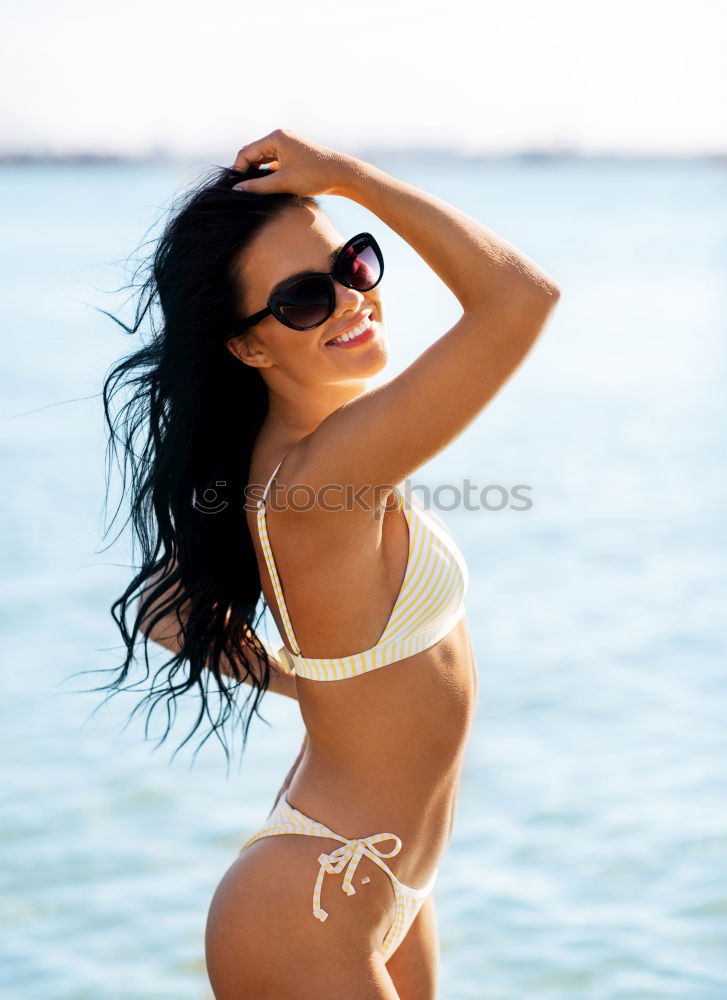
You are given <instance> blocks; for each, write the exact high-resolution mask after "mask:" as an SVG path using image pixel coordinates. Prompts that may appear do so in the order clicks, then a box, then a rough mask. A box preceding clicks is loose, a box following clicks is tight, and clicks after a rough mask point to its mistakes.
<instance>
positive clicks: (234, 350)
mask: <svg viewBox="0 0 727 1000" xmlns="http://www.w3.org/2000/svg"><path fill="white" fill-rule="evenodd" d="M225 347H226V348H227V350H228V351H229V352H230V354H232V355H233V356H234V357H236V358H237V360H238V361H242V363H243V364H244V365H249V366H250V367H251V368H269V367H270V365H271V364H272V362H271V360H270V358H269V357H268V356H267V354H266V353H265V352H264V351H261V350H260V348H259V347H257V345H256V343H255V341H254V338H253V337H252V336H246V335H245V334H240V336H238V337H233V338H232V339H231V340H228V341H227V343H226V344H225Z"/></svg>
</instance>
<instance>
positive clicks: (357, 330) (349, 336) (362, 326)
mask: <svg viewBox="0 0 727 1000" xmlns="http://www.w3.org/2000/svg"><path fill="white" fill-rule="evenodd" d="M369 326H370V323H369V317H368V316H367V317H366V319H365V320H363V321H362V322H361V323H359V325H358V326H356V327H354V328H353V330H351V331H350V332H349V333H342V334H341V336H340V337H336V339H335V340H329V344H345V343H347V341H349V340H353V338H354V337H358V336H360V334H362V333H363V332H364V330H367V329H368V328H369Z"/></svg>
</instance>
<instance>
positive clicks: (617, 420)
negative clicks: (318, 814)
mask: <svg viewBox="0 0 727 1000" xmlns="http://www.w3.org/2000/svg"><path fill="white" fill-rule="evenodd" d="M377 163H378V165H380V166H382V167H383V168H384V169H388V170H390V171H391V172H392V173H394V174H395V175H397V176H399V177H402V178H403V179H405V180H408V181H410V182H412V183H415V184H418V185H419V186H421V187H423V188H425V189H426V190H429V191H432V192H434V193H435V194H437V195H439V196H440V197H442V198H445V199H446V200H448V201H450V202H451V203H453V204H454V205H456V206H457V207H458V208H461V209H463V210H464V211H466V212H468V213H470V214H471V215H473V216H475V217H476V218H477V219H479V220H480V221H482V222H484V223H485V224H487V225H489V226H490V227H492V228H493V229H494V230H495V231H496V232H498V233H499V234H500V235H501V236H504V237H505V238H506V239H507V240H509V241H510V242H512V243H513V244H514V245H515V246H517V247H518V248H519V249H520V250H522V251H524V252H525V253H527V254H528V255H530V256H531V257H532V258H533V259H534V260H536V261H537V262H538V263H540V264H541V265H542V266H544V267H545V268H546V269H547V270H548V271H549V272H550V273H551V274H552V275H553V276H554V278H555V279H556V280H557V282H558V284H559V285H560V287H561V290H562V298H561V301H560V303H559V305H558V308H557V310H556V312H555V314H554V316H553V319H552V320H551V322H550V323H549V325H548V327H547V328H546V330H545V332H544V333H543V335H542V337H541V338H540V340H539V341H538V342H537V344H536V346H535V348H534V350H533V351H532V353H531V354H530V356H529V357H528V358H527V360H526V361H525V362H524V364H523V365H522V367H521V368H520V370H519V371H518V372H517V373H516V375H515V376H514V377H513V378H512V380H511V381H510V382H509V383H508V384H507V385H506V386H505V387H504V388H503V389H502V390H501V392H500V393H499V394H498V395H497V396H496V398H495V399H494V400H493V401H492V402H491V403H490V404H489V406H488V407H487V408H486V409H485V410H484V411H483V412H482V414H481V415H480V416H479V417H478V418H477V420H475V421H474V422H473V423H472V424H471V425H470V426H469V427H468V428H467V429H466V430H465V432H464V433H463V434H462V435H461V436H460V437H459V438H458V439H457V440H456V441H455V442H454V443H453V444H452V445H451V446H450V447H449V448H447V449H446V451H444V452H443V453H441V454H440V455H438V456H437V457H436V458H435V459H434V460H432V461H431V462H430V463H428V465H427V466H425V467H423V468H422V469H421V470H419V472H418V473H417V475H416V476H415V477H413V479H412V482H413V483H414V484H419V485H420V486H422V487H427V488H429V489H430V491H434V490H436V489H437V487H440V489H439V491H438V493H437V499H438V501H439V504H438V506H435V509H436V510H437V513H439V515H440V516H441V517H443V518H445V519H446V521H447V524H448V525H449V527H450V528H451V529H452V531H453V532H454V533H455V535H456V537H457V539H458V542H459V544H460V547H461V549H462V551H463V552H464V554H465V556H466V558H467V561H468V564H469V567H470V573H471V580H470V589H469V593H468V598H467V607H468V612H469V619H470V623H471V628H472V634H473V639H474V646H475V651H476V655H477V660H478V665H479V674H480V696H479V704H478V710H477V716H476V720H475V723H474V727H473V730H472V734H471V738H470V741H469V744H468V748H467V754H466V758H465V762H464V773H463V780H462V786H461V796H460V801H459V806H458V811H457V817H456V827H455V830H454V834H453V837H452V840H451V843H450V845H449V849H448V851H447V853H446V855H445V856H444V857H443V859H442V863H441V872H440V877H439V881H438V885H437V889H436V895H435V900H436V907H437V911H438V915H439V923H440V935H441V990H440V997H441V1000H470V998H472V1000H522V998H523V997H537V998H538V1000H551V998H552V1000H582V998H589V1000H616V998H618V1000H652V998H654V1000H655V998H672V997H674V998H680V1000H718V998H720V1000H721V998H723V997H724V996H725V995H727V968H726V965H725V944H726V928H727V886H726V885H725V875H726V873H727V847H726V846H725V827H726V826H727V821H726V818H725V809H724V804H723V803H724V801H725V799H724V793H725V756H724V750H725V746H724V730H723V723H724V717H725V707H726V701H727V699H726V697H725V671H724V639H725V635H724V608H725V590H726V589H727V588H726V586H725V550H726V548H727V545H726V539H725V492H726V485H727V476H726V474H725V437H726V428H727V421H726V420H725V416H726V414H725V409H726V407H725V390H724V384H725V376H726V375H727V365H726V364H725V337H724V328H725V316H726V315H727V302H726V301H725V299H726V295H725V288H726V286H725V281H724V274H725V268H726V266H727V241H726V240H725V232H726V226H725V222H726V218H727V187H726V183H725V180H726V175H725V167H724V164H723V163H722V164H720V163H719V162H709V161H701V162H700V161H661V162H656V161H651V162H649V161H619V160H610V161H606V160H602V161H596V160H593V161H590V160H578V159H547V158H546V159H528V158H522V159H503V160H492V161H480V162H478V161H472V162H463V161H459V160H456V159H453V160H452V161H447V160H445V159H442V158H438V159H431V160H428V159H426V158H423V157H418V158H417V157H397V158H394V157H391V159H390V160H387V159H386V157H385V156H383V155H381V156H380V157H379V159H378V160H377ZM194 175H195V170H193V169H192V168H190V167H189V166H184V165H170V164H160V165H156V166H139V165H106V166H99V165H97V166H57V165H52V164H48V165H45V166H42V167H41V166H26V167H9V166H6V167H4V168H2V169H1V170H0V215H1V216H2V218H3V220H4V222H3V229H2V231H3V239H2V241H1V243H0V257H1V260H2V270H1V271H0V285H1V287H2V303H3V306H2V312H3V316H2V319H3V322H2V328H3V335H2V360H3V365H2V397H1V400H2V401H1V404H0V406H1V413H0V415H1V417H2V420H1V421H0V428H1V431H0V433H1V434H2V454H3V490H2V495H1V496H0V504H1V505H2V540H1V542H0V555H1V556H2V567H3V569H2V573H3V576H2V620H3V627H2V661H3V662H2V675H1V683H2V697H1V699H0V705H1V706H2V708H1V709H0V711H1V713H2V727H1V728H0V739H1V740H2V749H1V754H2V760H3V785H4V790H3V808H2V821H1V825H0V837H2V866H1V872H2V875H1V879H2V883H1V888H2V899H3V908H2V923H3V926H2V930H1V933H0V940H1V941H2V944H1V945H0V949H1V952H2V954H1V956H0V987H2V988H3V989H4V990H5V991H6V995H7V996H8V997H13V998H16V997H17V998H23V1000H36V998H38V1000H40V998H42V1000H86V998H88V1000H91V998H93V1000H102V998H103V1000H122V998H123V1000H127V998H129V997H134V998H136V1000H163V998H164V1000H166V998H169V1000H172V998H174V1000H209V998H210V997H211V992H210V989H209V985H208V983H207V979H206V975H205V968H204V946H203V936H204V924H205V918H206V913H207V908H208V905H209V902H210V898H211V895H212V893H213V891H214V889H215V886H216V885H217V883H218V881H219V879H220V878H221V876H222V874H223V873H224V871H225V870H226V868H227V867H228V866H229V865H230V864H231V863H232V861H233V860H234V859H235V857H236V854H237V851H238V849H239V845H240V844H241V843H242V842H243V841H244V839H245V837H246V836H248V835H249V834H250V833H251V832H252V831H253V830H254V829H255V828H256V827H257V826H258V825H259V824H260V823H261V822H262V820H263V819H264V817H265V815H266V813H267V811H268V809H269V808H270V806H271V805H272V800H273V797H274V795H275V793H276V791H277V789H278V788H279V786H280V783H281V782H282V780H283V777H284V776H285V774H286V772H287V770H288V768H289V766H290V763H291V762H292V760H293V758H294V757H295V755H296V753H297V750H298V748H299V745H300V741H301V738H302V734H303V727H302V723H301V721H300V717H299V713H298V709H297V705H296V704H295V702H293V701H290V700H288V699H283V698H280V697H279V696H276V695H272V694H269V695H267V696H266V698H265V701H264V703H263V709H262V713H263V716H264V718H265V720H266V722H267V724H265V723H264V722H263V721H261V720H259V719H256V720H255V721H254V722H253V725H252V728H251V733H250V741H249V744H248V747H247V750H246V754H245V757H244V759H243V763H242V766H241V768H240V769H239V770H238V769H237V768H236V766H234V767H233V768H232V769H231V771H230V772H229V773H228V772H227V771H226V765H225V760H224V756H223V754H222V751H221V749H220V747H219V744H218V743H216V742H215V741H214V739H212V740H208V741H207V743H206V744H205V746H204V747H203V749H202V750H201V751H200V753H199V754H198V756H197V758H196V760H195V761H194V766H191V760H192V749H193V748H194V747H195V746H196V745H197V740H198V739H199V738H200V735H203V734H204V732H205V731H206V730H204V729H203V730H201V731H200V733H198V735H197V739H195V740H194V741H193V742H191V743H190V744H187V747H186V748H185V749H183V750H182V751H180V753H179V754H178V755H177V756H176V757H175V758H174V760H173V761H170V756H171V751H172V749H173V748H174V747H176V746H177V745H178V743H179V742H181V740H182V738H183V737H184V736H185V735H186V733H187V732H188V730H189V727H190V726H191V724H192V722H193V716H194V713H195V711H196V708H197V707H198V705H197V702H196V701H194V699H192V698H190V699H189V702H187V703H185V702H182V704H181V705H180V706H179V710H178V715H177V720H176V722H175V725H174V728H173V730H172V734H171V736H170V738H169V740H168V742H167V743H166V744H164V745H163V746H162V747H161V748H160V749H156V750H155V749H154V748H155V746H156V740H157V738H158V737H159V736H160V735H161V733H162V732H163V730H164V728H165V725H166V718H165V715H164V712H163V711H159V712H158V714H157V715H155V717H154V720H155V721H154V722H153V723H152V725H151V727H150V734H149V738H148V740H146V741H145V740H144V733H143V719H137V720H136V721H134V722H132V724H130V725H129V726H128V727H127V728H126V729H123V728H122V727H123V723H124V721H125V720H126V718H127V716H128V713H129V711H130V710H131V708H132V707H133V706H134V705H135V704H136V703H137V701H138V697H139V696H138V695H137V696H134V695H132V694H129V695H122V696H119V697H118V698H116V699H114V700H112V701H111V702H110V703H109V704H108V705H107V706H104V707H103V708H100V709H99V710H98V711H97V712H96V714H95V715H93V716H91V712H92V711H93V709H94V708H95V707H96V706H97V705H98V704H99V702H100V698H101V696H100V695H98V694H88V693H79V689H81V688H83V687H90V686H92V685H93V684H100V683H102V682H103V681H104V680H105V679H107V677H106V675H88V676H86V677H83V676H82V677H77V678H74V679H71V680H69V679H68V678H69V676H70V675H71V674H73V673H74V672H76V671H79V670H84V669H86V670H90V669H101V668H112V667H115V666H117V665H118V663H119V662H120V660H121V652H122V647H121V645H120V639H119V636H118V633H117V632H116V629H115V626H114V624H113V622H112V620H111V617H110V615H109V610H108V609H109V606H110V604H111V602H112V601H113V600H114V599H115V598H116V597H117V596H118V595H119V594H120V593H121V591H122V590H123V589H124V588H125V586H126V585H127V583H128V581H129V579H130V573H129V569H128V567H129V561H130V550H129V545H128V537H127V535H122V536H121V538H120V539H119V540H118V541H117V542H116V543H115V544H113V545H110V547H109V548H104V546H106V545H109V543H110V542H111V541H112V539H113V537H114V535H115V532H116V529H118V527H120V523H119V522H118V521H117V523H116V527H115V529H114V530H113V531H112V532H111V534H110V535H109V536H107V537H106V538H105V539H104V538H103V527H104V525H103V518H102V513H101V507H102V501H103V491H104V465H103V462H104V455H103V452H104V445H105V439H104V430H103V424H102V418H101V405H100V400H99V398H98V392H99V389H100V385H101V381H102V379H103V375H104V373H105V371H106V370H107V368H108V367H109V366H110V365H111V363H112V362H113V361H114V360H115V359H117V358H118V357H120V356H121V355H122V354H123V353H125V352H127V351H129V350H130V349H131V347H132V346H133V344H132V341H131V340H130V339H129V338H128V337H127V336H126V335H125V334H123V332H122V331H121V330H120V329H119V328H118V327H117V326H115V325H114V324H113V323H112V322H111V320H109V319H107V318H106V317H104V316H102V315H101V314H100V313H98V312H97V311H95V309H94V308H93V307H94V306H101V307H102V308H110V309H111V310H112V311H117V312H119V314H120V315H122V316H123V317H124V318H125V319H127V320H128V319H130V317H131V311H130V304H128V303H127V306H126V308H124V306H123V295H121V296H119V295H118V294H117V295H113V294H111V293H112V290H113V289H115V288H118V286H119V285H120V284H122V283H123V281H124V279H125V277H128V271H127V272H125V271H124V261H125V260H126V258H127V256H128V255H129V253H130V252H132V251H133V250H134V249H135V247H137V246H138V244H139V242H140V241H141V240H142V239H143V238H144V236H145V234H147V235H148V230H149V227H150V226H152V225H153V223H154V222H155V220H156V219H158V217H159V216H160V213H161V212H162V211H163V209H164V208H165V206H166V205H167V204H168V202H169V199H170V198H171V196H172V195H173V194H174V193H175V192H176V191H178V190H179V189H180V187H181V186H183V185H184V184H185V183H187V182H188V181H189V180H190V178H191V177H192V176H194ZM322 201H323V204H324V207H325V208H326V209H327V210H328V211H329V212H330V214H331V216H332V218H333V220H334V222H335V223H336V224H337V226H338V227H339V229H340V231H341V233H342V235H343V236H344V237H346V238H347V237H348V236H349V235H351V234H352V233H354V232H358V231H360V230H362V229H367V230H370V231H372V232H373V233H374V234H375V235H376V236H377V238H378V239H379V241H380V243H381V245H382V248H383V250H384V253H385V256H386V274H385V278H384V281H383V283H382V286H381V289H380V291H381V294H382V298H383V303H384V309H385V321H386V330H387V336H388V338H389V343H390V346H391V365H390V368H389V369H388V370H387V372H386V377H387V378H388V377H390V376H391V375H393V374H395V373H396V372H398V371H400V370H402V369H403V368H404V367H405V366H406V365H407V364H408V363H409V362H411V361H412V360H413V359H414V358H415V357H416V356H417V354H418V353H419V352H421V351H422V350H424V349H425V348H426V347H427V346H428V345H429V344H430V343H432V342H433V341H434V340H435V339H436V338H437V337H438V336H440V335H441V334H442V333H444V332H445V331H446V330H447V329H449V328H450V327H451V326H452V325H453V324H454V323H455V322H456V321H457V319H458V318H459V315H460V314H461V310H460V308H459V306H458V303H457V302H456V300H455V299H454V297H453V296H452V295H451V293H450V292H449V291H448V290H447V289H446V287H445V286H444V285H443V284H442V282H441V281H440V280H439V279H438V278H437V277H436V275H434V274H433V273H432V272H431V271H430V270H429V269H428V267H427V266H426V264H425V263H424V262H423V261H422V260H421V259H419V258H418V257H417V255H416V254H415V252H414V251H413V250H412V248H410V247H409V246H408V244H406V243H405V242H404V241H403V240H402V239H401V238H400V237H399V236H398V235H397V234H396V233H394V232H392V231H391V230H389V229H387V227H385V226H384V225H383V223H382V222H380V220H378V219H377V218H376V217H375V216H373V215H371V214H370V213H368V212H366V211H365V210H364V209H363V208H361V206H359V205H357V204H355V203H353V202H347V201H346V200H345V199H341V198H333V197H330V198H324V199H322ZM487 334H488V331H487V329H486V328H483V331H482V335H483V337H485V336H487ZM465 480H468V481H469V482H470V484H471V488H472V489H474V490H475V491H476V493H477V495H478V496H479V495H484V497H485V502H484V503H481V504H479V505H476V504H470V507H471V508H473V509H466V508H465V506H464V505H463V504H462V503H461V502H458V497H459V496H461V493H462V491H463V490H464V484H465ZM515 487H518V488H519V489H520V495H522V496H526V497H527V500H528V502H527V503H526V504H524V505H523V504H519V503H513V502H511V498H512V492H511V491H512V490H513V488H515ZM117 495H118V480H116V488H115V489H112V492H111V508H110V509H111V511H113V509H114V504H113V500H114V497H115V496H117ZM503 497H504V498H507V500H506V502H504V503H501V502H500V500H501V499H502V498H503ZM122 520H123V519H122ZM268 623H269V630H268V636H269V638H271V641H276V640H277V633H276V632H275V629H274V626H273V625H272V623H271V621H270V619H269V618H268ZM132 676H133V677H139V676H141V674H140V673H138V672H137V673H136V674H135V675H132ZM413 697H416V692H413ZM236 745H238V746H239V740H238V741H237V744H236ZM284 946H285V944H284V937H281V948H284Z"/></svg>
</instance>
